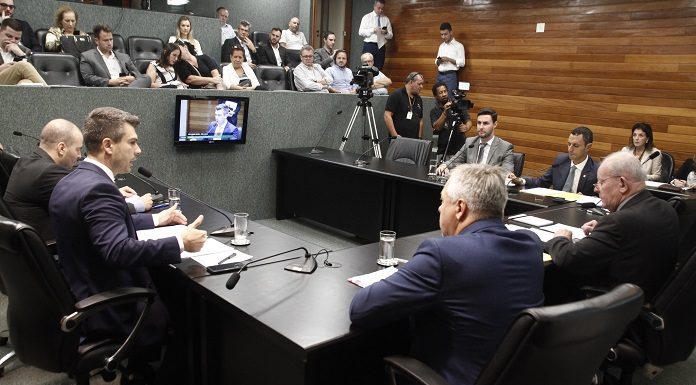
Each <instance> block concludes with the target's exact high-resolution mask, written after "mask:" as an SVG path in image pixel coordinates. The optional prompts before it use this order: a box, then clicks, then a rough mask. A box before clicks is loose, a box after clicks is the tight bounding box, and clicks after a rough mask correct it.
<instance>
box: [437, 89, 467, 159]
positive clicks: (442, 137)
mask: <svg viewBox="0 0 696 385" xmlns="http://www.w3.org/2000/svg"><path fill="white" fill-rule="evenodd" d="M449 95H450V92H449V88H447V85H446V84H445V83H442V82H437V83H435V85H433V96H434V97H435V99H436V100H437V104H436V105H435V107H433V109H432V110H430V124H431V126H432V128H433V134H438V138H437V154H438V155H442V158H443V160H444V159H446V158H447V157H448V155H454V154H456V153H457V151H459V149H460V148H462V146H463V145H464V141H465V140H466V137H465V136H464V134H465V133H466V132H467V131H469V130H470V129H471V118H470V117H469V113H468V112H467V110H466V108H461V106H460V104H458V103H457V101H456V100H455V101H451V100H450V98H449ZM467 104H468V102H467ZM453 128H454V129H453ZM445 150H447V153H446V154H445Z"/></svg>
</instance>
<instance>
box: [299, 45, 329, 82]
mask: <svg viewBox="0 0 696 385" xmlns="http://www.w3.org/2000/svg"><path fill="white" fill-rule="evenodd" d="M300 59H301V60H302V63H300V65H298V66H297V67H295V69H294V70H293V74H294V75H295V87H297V90H298V91H301V92H324V93H328V92H329V84H330V83H331V78H330V77H329V76H328V75H327V74H326V72H324V69H322V68H321V66H320V65H319V64H314V48H312V46H311V45H305V46H304V47H302V49H301V50H300Z"/></svg>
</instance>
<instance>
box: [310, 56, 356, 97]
mask: <svg viewBox="0 0 696 385" xmlns="http://www.w3.org/2000/svg"><path fill="white" fill-rule="evenodd" d="M315 59H316V56H315ZM315 63H316V61H315ZM347 65H348V52H346V51H345V50H343V49H339V50H337V51H336V54H335V57H334V64H333V65H332V66H331V67H329V68H327V69H326V74H327V75H328V76H329V78H331V81H330V83H329V92H330V93H334V94H354V93H355V90H357V89H358V85H357V84H352V82H353V71H351V70H350V68H348V67H347Z"/></svg>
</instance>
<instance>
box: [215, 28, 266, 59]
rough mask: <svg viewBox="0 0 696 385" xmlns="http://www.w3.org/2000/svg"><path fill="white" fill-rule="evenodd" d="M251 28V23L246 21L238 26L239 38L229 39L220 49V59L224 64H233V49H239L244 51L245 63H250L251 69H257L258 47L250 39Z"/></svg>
mask: <svg viewBox="0 0 696 385" xmlns="http://www.w3.org/2000/svg"><path fill="white" fill-rule="evenodd" d="M250 28H251V23H249V22H248V21H246V20H242V21H240V22H239V25H238V26H237V36H235V37H234V38H232V39H227V40H225V42H224V43H223V44H222V48H220V59H221V61H222V62H227V63H229V62H231V61H232V59H231V58H230V56H231V55H232V48H234V47H239V48H241V49H243V50H244V61H245V62H247V63H249V65H250V66H251V68H254V67H256V64H258V62H259V57H258V54H257V52H256V51H257V49H256V46H255V45H254V42H253V41H251V39H250V38H249V29H250Z"/></svg>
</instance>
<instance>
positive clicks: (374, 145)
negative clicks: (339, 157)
mask: <svg viewBox="0 0 696 385" xmlns="http://www.w3.org/2000/svg"><path fill="white" fill-rule="evenodd" d="M389 138H390V136H389V135H387V136H386V137H384V138H382V140H380V141H379V142H377V143H375V144H373V145H372V147H370V148H368V149H367V151H365V152H363V153H362V154H360V156H359V157H358V159H356V160H355V165H356V166H358V167H364V166H365V165H367V164H370V162H368V161H366V160H361V158H362V157H363V156H365V155H367V153H368V152H370V151H372V150H374V148H375V147H377V146H379V145H380V144H382V142H384V141H385V140H387V139H389Z"/></svg>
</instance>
